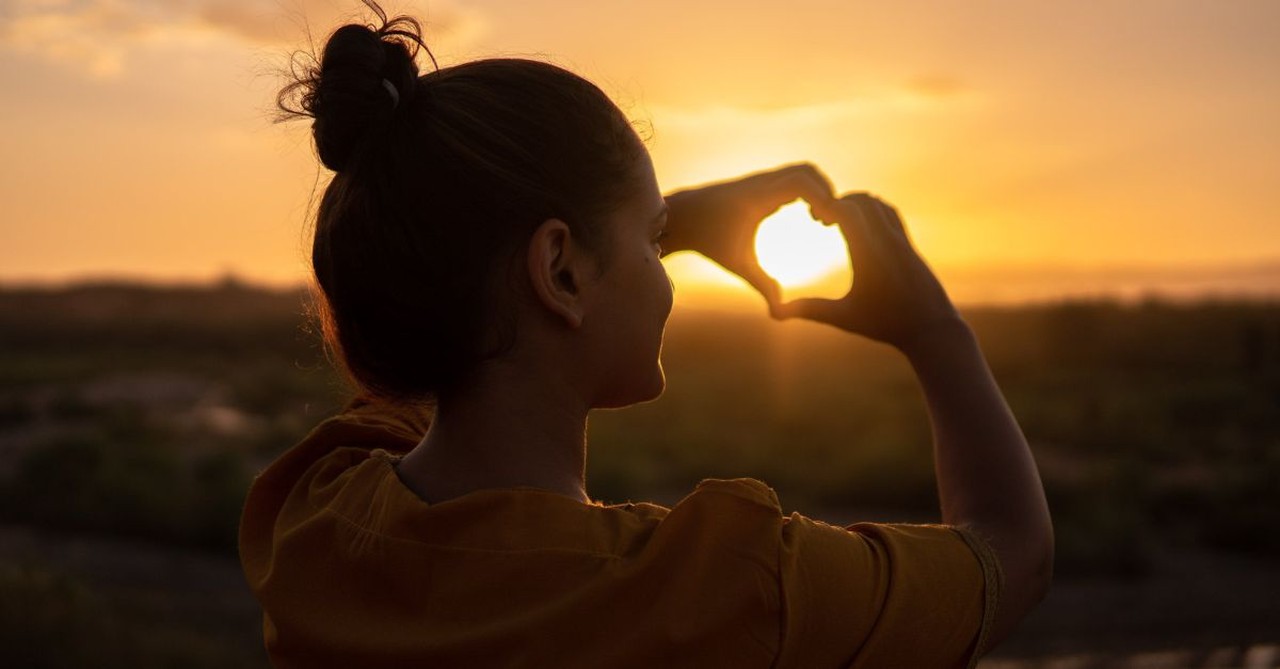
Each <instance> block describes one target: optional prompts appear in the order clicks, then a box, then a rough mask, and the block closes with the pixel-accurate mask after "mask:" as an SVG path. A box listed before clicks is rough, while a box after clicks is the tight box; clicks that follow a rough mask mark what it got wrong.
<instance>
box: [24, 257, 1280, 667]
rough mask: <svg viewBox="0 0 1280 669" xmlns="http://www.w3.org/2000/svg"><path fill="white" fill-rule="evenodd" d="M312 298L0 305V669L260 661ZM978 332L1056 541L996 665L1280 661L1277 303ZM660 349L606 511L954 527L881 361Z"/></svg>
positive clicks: (822, 348)
mask: <svg viewBox="0 0 1280 669" xmlns="http://www.w3.org/2000/svg"><path fill="white" fill-rule="evenodd" d="M306 301H307V295H306V293H305V292H304V291H292V290H266V289H260V288H255V287H252V286H247V285H244V284H241V283H238V282H236V281H234V280H228V281H225V282H223V283H221V284H217V285H210V286H185V287H181V286H176V287H155V286H145V285H129V284H95V285H80V286H68V287H61V288H22V289H19V288H9V289H0V647H2V648H4V649H5V654H6V660H8V661H9V664H8V665H7V666H22V667H72V666H90V665H91V666H97V667H116V666H120V667H125V666H129V667H170V666H173V667H206V666H207V667H214V666H218V667H222V666H265V657H264V655H263V653H262V651H261V635H260V613H259V611H258V609H257V607H256V605H255V603H254V601H253V599H252V597H251V596H250V595H249V593H248V591H247V588H246V587H245V585H244V584H243V582H242V580H241V579H240V576H239V567H238V563H237V561H236V558H235V536H236V526H237V522H238V519H239V511H240V505H241V503H242V500H243V496H244V492H245V490H246V488H247V486H248V484H249V481H250V480H251V478H252V476H253V475H254V474H255V472H257V471H258V470H260V469H261V468H262V467H264V466H265V465H266V464H267V463H269V462H270V461H271V460H272V459H273V458H274V457H275V456H276V455H278V454H279V453H281V452H282V451H283V450H285V449H287V448H288V447H289V446H291V445H292V444H293V443H294V442H296V441H297V440H298V439H300V438H301V437H302V436H303V435H305V434H306V433H307V431H309V430H310V429H311V428H312V427H313V426H314V425H315V424H317V423H318V422H320V421H321V420H323V419H324V418H326V417H328V416H330V415H332V414H333V413H334V412H335V411H337V410H338V409H339V408H340V407H341V406H342V404H343V403H344V402H345V400H346V399H347V398H348V397H349V396H350V394H351V390H350V389H349V388H348V387H347V386H346V385H345V383H344V381H343V380H342V379H341V377H340V376H339V375H337V374H336V373H335V372H334V371H333V370H332V368H331V366H330V365H329V363H328V360H327V358H326V356H325V352H324V349H323V346H322V345H321V343H320V341H319V337H318V334H317V333H316V332H315V331H314V329H312V328H311V327H310V326H309V325H308V320H307V318H306V312H307V307H306ZM966 317H967V318H968V319H969V322H970V323H971V324H972V325H973V327H974V329H975V330H976V331H977V333H978V336H979V339H980V341H981V343H982V345H983V348H984V350H985V351H986V353H987V355H988V358H989V360H990V362H991V364H992V367H993V369H994V371H995V374H996V376H997V378H998V379H999V381H1000V383H1001V386H1002V388H1003V389H1004V391H1005V393H1006V396H1007V397H1008V399H1009V402H1010V403H1011V405H1012V406H1013V409H1014V412H1015V413H1016V414H1017V416H1018V418H1019V420H1020V422H1021V424H1022V426H1023V429H1024V431H1025V432H1026V434H1027V435H1028V438H1029V439H1030V441H1031V444H1032V447H1033V449H1034V450H1035V453H1036V457H1037V460H1038V461H1039V463H1040V466H1041V471H1042V474H1043V476H1044V478H1045V483H1046V486H1047V489H1048V492H1049V496H1050V503H1051V506H1052V509H1053V512H1054V515H1055V521H1056V526H1057V539H1058V562H1057V565H1058V575H1059V576H1058V581H1057V583H1056V586H1055V590H1054V593H1053V594H1052V595H1051V596H1050V597H1049V599H1048V600H1046V602H1045V604H1044V605H1043V606H1042V608H1041V609H1040V610H1038V611H1037V612H1036V613H1035V614H1034V615H1033V616H1032V618H1030V619H1029V620H1028V621H1026V623H1024V625H1023V627H1022V628H1021V629H1020V630H1019V632H1018V634H1017V635H1016V636H1015V637H1014V638H1011V639H1010V640H1009V641H1008V642H1007V643H1006V644H1004V645H1003V646H1002V647H1001V648H1000V649H999V650H998V651H997V653H996V654H995V656H994V657H993V658H991V659H988V660H986V661H984V663H983V666H984V667H1001V666H1009V667H1013V666H1049V664H1048V663H1049V662H1050V658H1057V660H1055V661H1058V662H1059V664H1058V665H1053V666H1072V667H1093V666H1099V667H1101V666H1120V665H1118V664H1114V663H1115V662H1119V661H1120V660H1118V659H1116V658H1122V657H1123V658H1133V657H1147V658H1154V659H1152V660H1151V662H1149V663H1148V664H1146V665H1142V666H1272V665H1270V664H1265V665H1263V664H1256V662H1257V661H1259V658H1261V661H1264V662H1265V661H1267V658H1268V657H1270V658H1273V659H1274V661H1275V662H1276V663H1280V650H1277V649H1280V601H1275V599H1274V596H1273V595H1274V593H1276V592H1280V559H1278V558H1280V301H1277V300H1276V299H1274V298H1272V299H1268V298H1265V297H1263V298H1257V299H1250V300H1235V301H1225V300H1201V301H1195V300H1186V299H1182V300H1177V301H1172V300H1167V299H1160V298H1155V297H1150V298H1139V299H1130V300H1126V301H1123V302H1122V301H1115V300H1108V299H1101V298H1099V299H1088V300H1076V301H1059V302H1044V303H1039V304H1029V305H1020V306H999V307H973V308H969V309H967V310H966ZM663 360H664V366H665V369H666V371H667V376H668V389H667V393H666V395H665V396H664V397H663V398H662V399H661V400H659V401H657V402H654V403H650V404H647V405H643V406H640V407H634V408H630V409H627V410H624V411H608V412H598V413H596V414H594V415H593V417H592V420H591V443H592V450H591V452H590V458H589V463H588V486H589V489H590V492H591V494H592V496H593V497H595V498H597V499H601V500H603V501H605V502H609V503H613V502H622V501H627V500H641V499H643V500H652V501H656V502H659V503H663V504H667V505H671V504H674V503H675V502H677V501H678V500H679V499H680V498H681V497H682V496H683V495H684V494H686V493H688V492H689V491H690V490H691V489H692V487H693V486H694V485H695V484H696V483H697V482H698V481H699V480H701V479H703V478H710V477H716V478H727V477H736V476H751V477H755V478H759V479H761V480H763V481H765V482H767V483H769V484H770V485H772V486H773V487H774V488H775V489H776V490H777V491H778V494H779V497H780V498H781V500H782V503H783V507H784V509H785V510H786V511H788V512H789V511H792V510H796V511H800V512H802V513H805V514H808V515H811V516H814V517H818V518H822V519H824V520H828V521H830V522H835V523H840V524H847V523H851V522H855V521H858V520H878V521H912V522H917V521H918V522H931V521H935V520H936V519H937V510H936V508H937V501H936V496H935V492H934V487H933V485H934V484H933V474H932V464H931V443H930V433H929V426H928V421H927V416H926V414H925V410H924V405H923V402H922V399H921V397H920V395H919V392H918V390H917V388H916V385H915V382H914V380H913V378H912V376H911V374H910V369H909V367H908V366H907V364H906V362H905V360H904V359H902V358H901V356H899V355H898V354H897V353H895V352H893V351H892V350H890V349H888V348H886V347H883V346H880V345H877V344H874V343H870V342H865V341H862V340H858V339H855V338H853V337H850V336H848V335H845V334H843V333H840V332H837V331H835V330H832V329H829V328H825V327H822V326H818V325H814V324H808V323H795V322H788V323H775V322H771V321H769V320H768V319H767V318H765V317H763V316H761V315H755V314H750V313H733V312H712V311H696V310H687V309H685V310H681V309H677V311H676V312H675V313H674V314H673V315H672V318H671V322H670V324H669V327H668V331H667V339H666V345H665V348H664V352H663ZM1260 649H1261V650H1260ZM1268 653H1271V655H1267V654H1268ZM1072 657H1074V658H1077V659H1079V661H1078V662H1076V663H1075V664H1069V665H1067V664H1061V662H1062V658H1072ZM1162 658H1163V659H1162ZM1161 662H1163V663H1161ZM1036 663H1042V664H1036ZM1108 663H1111V664H1108ZM1250 663H1255V664H1250ZM1126 666H1128V665H1126ZM1134 666H1137V665H1134Z"/></svg>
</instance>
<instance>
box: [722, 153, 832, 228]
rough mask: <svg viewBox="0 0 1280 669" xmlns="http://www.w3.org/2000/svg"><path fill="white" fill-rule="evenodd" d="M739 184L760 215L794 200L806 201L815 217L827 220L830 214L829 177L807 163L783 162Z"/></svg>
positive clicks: (766, 214) (770, 212) (767, 213)
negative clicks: (745, 190) (748, 195)
mask: <svg viewBox="0 0 1280 669" xmlns="http://www.w3.org/2000/svg"><path fill="white" fill-rule="evenodd" d="M740 183H741V184H742V185H743V186H744V187H746V188H747V189H748V190H750V192H751V194H752V199H753V200H754V204H755V205H756V207H757V208H758V211H759V212H760V213H759V216H760V218H764V217H765V216H768V215H769V214H772V213H773V212H775V211H777V210H778V208H779V207H781V206H782V205H784V204H787V203H788V202H792V201H794V200H797V199H802V200H804V201H805V202H807V203H809V211H810V213H811V214H812V215H813V217H814V218H816V219H819V220H823V221H826V222H829V219H830V218H831V217H832V215H833V214H834V211H833V208H832V207H833V205H834V204H835V189H834V188H833V187H832V185H831V180H830V179H828V178H827V175H825V174H823V173H822V171H821V170H819V169H818V168H817V167H815V166H814V165H812V164H811V163H797V164H795V165H787V166H786V167H782V168H779V169H776V170H773V171H770V172H764V173H761V174H757V175H753V176H750V177H747V178H746V179H744V180H743V181H742V182H740Z"/></svg>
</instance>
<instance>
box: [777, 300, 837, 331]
mask: <svg viewBox="0 0 1280 669" xmlns="http://www.w3.org/2000/svg"><path fill="white" fill-rule="evenodd" d="M771 313H772V315H773V317H774V318H777V319H779V320H786V319H788V318H804V319H807V320H811V321H820V322H823V323H830V324H832V325H835V322H836V321H837V320H838V319H839V314H840V301H839V300H828V299H823V298H819V297H806V298H801V299H798V300H791V301H790V302H783V303H781V304H779V305H777V306H776V307H774V308H773V309H772V311H771Z"/></svg>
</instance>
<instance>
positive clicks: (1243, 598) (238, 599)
mask: <svg viewBox="0 0 1280 669" xmlns="http://www.w3.org/2000/svg"><path fill="white" fill-rule="evenodd" d="M0 587H3V588H4V589H5V592H4V593H3V594H4V597H3V598H0V602H3V603H0V615H3V619H0V648H5V649H8V655H7V656H6V657H3V658H0V659H4V660H5V664H6V665H7V666H22V667H60V666H65V667H72V666H90V665H91V666H97V667H117V666H119V667H125V666H141V667H151V666H156V667H160V666H182V667H230V666H235V667H266V666H268V665H267V663H266V658H265V655H264V653H263V652H262V648H261V636H260V628H259V624H260V617H259V610H258V607H257V604H256V602H255V601H254V600H253V598H252V596H251V595H250V594H249V592H248V589H247V588H246V586H245V585H244V583H243V580H242V579H241V576H240V569H239V565H238V564H237V563H236V561H235V560H234V559H233V558H229V557H215V556H209V555H207V554H204V553H201V552H196V551H190V550H182V549H175V548H167V547H159V546H155V545H149V544H145V543H139V542H132V541H122V540H118V539H106V538H100V537H86V536H83V535H79V536H78V535H70V534H65V533H58V532H49V531H38V530H32V529H29V528H23V527H16V526H0ZM1277 592H1280V563H1277V562H1276V561H1274V560H1261V559H1251V558H1240V557H1232V556H1226V555H1214V554H1204V553H1171V554H1167V555H1164V556H1162V557H1161V559H1160V560H1159V562H1158V564H1157V565H1156V567H1155V568H1154V569H1153V570H1152V571H1151V572H1150V574H1149V575H1147V576H1146V577H1144V578H1142V579H1140V580H1136V581H1134V580H1117V579H1105V578H1064V579H1060V580H1059V581H1058V582H1057V583H1056V584H1055V586H1054V590H1053V592H1052V593H1051V594H1050V596H1049V598H1048V599H1046V600H1045V602H1044V603H1043V604H1041V606H1040V608H1039V609H1037V610H1036V612H1035V613H1033V614H1032V616H1031V617H1030V618H1028V619H1027V620H1026V621H1025V622H1024V623H1023V624H1022V626H1021V628H1020V629H1019V630H1018V632H1017V633H1016V634H1015V636H1014V637H1012V638H1010V639H1008V640H1007V641H1006V642H1005V643H1004V644H1003V645H1002V646H1001V647H1000V648H998V649H997V650H996V652H995V653H993V654H992V655H991V656H989V657H988V658H987V659H986V660H984V661H983V663H982V664H981V665H980V666H981V667H982V669H1023V668H1026V669H1030V668H1032V667H1046V668H1048V667H1052V668H1054V669H1102V668H1106V667H1126V668H1129V667H1131V668H1134V669H1137V668H1165V667H1169V668H1174V667H1248V668H1250V669H1254V668H1256V669H1271V668H1272V667H1280V625H1277V621H1280V600H1277V599H1276V597H1275V593H1277ZM24 605H25V606H24ZM5 636H7V637H8V638H4V637H5Z"/></svg>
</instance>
